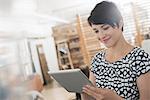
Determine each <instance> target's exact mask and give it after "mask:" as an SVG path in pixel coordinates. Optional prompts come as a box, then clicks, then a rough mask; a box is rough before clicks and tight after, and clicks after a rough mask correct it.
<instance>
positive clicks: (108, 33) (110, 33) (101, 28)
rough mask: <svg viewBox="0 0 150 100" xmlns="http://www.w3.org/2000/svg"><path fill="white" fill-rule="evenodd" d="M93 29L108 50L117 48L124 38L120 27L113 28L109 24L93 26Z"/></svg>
mask: <svg viewBox="0 0 150 100" xmlns="http://www.w3.org/2000/svg"><path fill="white" fill-rule="evenodd" d="M92 29H93V30H94V32H95V33H96V34H97V37H98V40H100V42H101V43H103V44H104V45H105V46H106V47H107V48H110V47H113V46H115V44H117V42H118V41H119V40H120V39H121V36H122V30H121V28H120V27H117V26H114V27H112V26H111V25H109V24H99V25H92Z"/></svg>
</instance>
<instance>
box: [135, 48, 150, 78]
mask: <svg viewBox="0 0 150 100" xmlns="http://www.w3.org/2000/svg"><path fill="white" fill-rule="evenodd" d="M136 65H137V66H136V75H137V77H139V76H140V75H142V74H146V73H148V72H149V71H150V55H149V54H148V53H146V52H144V51H141V52H139V55H138V56H137V60H136Z"/></svg>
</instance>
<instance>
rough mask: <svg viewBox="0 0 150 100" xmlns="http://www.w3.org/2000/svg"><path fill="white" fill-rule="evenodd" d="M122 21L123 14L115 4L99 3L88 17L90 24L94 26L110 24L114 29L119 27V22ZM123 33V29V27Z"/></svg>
mask: <svg viewBox="0 0 150 100" xmlns="http://www.w3.org/2000/svg"><path fill="white" fill-rule="evenodd" d="M121 19H122V16H121V13H120V11H119V10H118V8H117V6H116V5H115V4H114V3H113V2H109V1H102V2H100V3H98V4H97V5H96V6H95V7H94V9H93V10H92V11H91V14H90V16H89V17H88V23H89V25H90V26H91V25H92V24H95V25H98V24H109V25H111V26H112V27H114V26H116V25H117V27H119V22H120V20H121ZM122 31H123V27H122Z"/></svg>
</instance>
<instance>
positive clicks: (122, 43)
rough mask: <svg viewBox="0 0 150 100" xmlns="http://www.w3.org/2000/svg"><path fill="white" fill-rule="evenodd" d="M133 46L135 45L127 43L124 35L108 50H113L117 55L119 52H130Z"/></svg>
mask: <svg viewBox="0 0 150 100" xmlns="http://www.w3.org/2000/svg"><path fill="white" fill-rule="evenodd" d="M132 48H133V46H132V45H130V44H129V43H127V41H126V40H125V39H124V37H122V38H120V40H118V42H117V43H116V44H115V45H114V46H113V47H111V48H109V49H108V52H111V53H113V54H114V55H117V54H123V53H126V52H129V51H131V50H132Z"/></svg>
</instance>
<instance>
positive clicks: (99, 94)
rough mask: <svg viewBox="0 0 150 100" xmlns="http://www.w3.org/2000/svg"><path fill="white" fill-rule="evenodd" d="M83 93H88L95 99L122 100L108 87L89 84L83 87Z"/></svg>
mask: <svg viewBox="0 0 150 100" xmlns="http://www.w3.org/2000/svg"><path fill="white" fill-rule="evenodd" d="M83 93H86V94H88V95H89V96H91V97H93V98H95V99H96V100H123V99H122V98H121V97H120V96H118V95H117V94H116V93H115V92H114V91H112V90H110V89H103V88H97V87H93V86H89V85H86V86H85V87H83Z"/></svg>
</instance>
